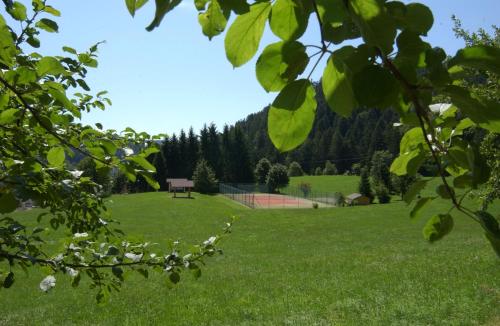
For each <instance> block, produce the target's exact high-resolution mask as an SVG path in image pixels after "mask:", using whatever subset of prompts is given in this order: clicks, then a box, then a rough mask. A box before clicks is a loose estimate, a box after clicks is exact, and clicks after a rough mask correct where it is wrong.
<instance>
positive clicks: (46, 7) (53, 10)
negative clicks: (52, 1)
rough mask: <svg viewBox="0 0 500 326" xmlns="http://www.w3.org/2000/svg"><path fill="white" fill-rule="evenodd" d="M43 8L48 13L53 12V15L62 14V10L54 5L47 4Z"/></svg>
mask: <svg viewBox="0 0 500 326" xmlns="http://www.w3.org/2000/svg"><path fill="white" fill-rule="evenodd" d="M42 10H43V11H44V12H46V13H48V14H51V15H52V16H56V17H59V16H61V12H60V11H59V10H57V9H55V8H54V7H52V6H47V5H45V6H44V7H43V9H42Z"/></svg>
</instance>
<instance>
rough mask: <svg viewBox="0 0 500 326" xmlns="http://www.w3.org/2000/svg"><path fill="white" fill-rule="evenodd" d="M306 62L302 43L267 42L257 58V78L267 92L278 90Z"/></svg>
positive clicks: (305, 64)
mask: <svg viewBox="0 0 500 326" xmlns="http://www.w3.org/2000/svg"><path fill="white" fill-rule="evenodd" d="M308 62H309V57H308V56H307V53H306V48H305V47H304V45H302V43H299V42H295V41H293V42H286V43H285V42H278V43H272V44H269V45H268V46H267V47H266V48H265V49H264V51H263V52H262V54H261V55H260V56H259V59H258V60H257V64H256V69H255V70H256V73H257V80H258V81H259V83H260V84H261V85H262V87H264V89H265V90H266V91H268V92H276V91H280V90H282V89H283V87H285V86H286V85H287V84H288V83H290V82H292V81H293V80H295V78H297V76H298V75H299V74H301V73H302V72H303V71H304V69H305V68H306V66H307V63H308Z"/></svg>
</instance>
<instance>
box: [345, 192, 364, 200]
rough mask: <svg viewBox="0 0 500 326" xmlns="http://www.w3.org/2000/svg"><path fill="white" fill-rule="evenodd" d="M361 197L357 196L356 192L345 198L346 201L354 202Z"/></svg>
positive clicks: (360, 195)
mask: <svg viewBox="0 0 500 326" xmlns="http://www.w3.org/2000/svg"><path fill="white" fill-rule="evenodd" d="M360 197H363V195H362V194H358V193H357V192H355V193H353V194H350V195H349V196H347V197H346V199H350V200H354V199H357V198H360Z"/></svg>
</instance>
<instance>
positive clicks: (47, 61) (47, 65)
mask: <svg viewBox="0 0 500 326" xmlns="http://www.w3.org/2000/svg"><path fill="white" fill-rule="evenodd" d="M36 72H37V74H38V76H40V77H43V76H45V75H58V74H62V73H64V72H65V70H64V67H63V66H62V64H61V63H60V62H59V60H57V59H56V58H54V57H43V58H42V59H40V61H38V62H37V63H36Z"/></svg>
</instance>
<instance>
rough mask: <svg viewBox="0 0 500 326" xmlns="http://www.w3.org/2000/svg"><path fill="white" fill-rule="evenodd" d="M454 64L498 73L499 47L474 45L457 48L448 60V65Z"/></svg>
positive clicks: (499, 61) (499, 66) (499, 69)
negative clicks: (455, 52)
mask: <svg viewBox="0 0 500 326" xmlns="http://www.w3.org/2000/svg"><path fill="white" fill-rule="evenodd" d="M455 65H462V66H466V67H470V68H475V69H482V70H488V71H491V72H493V73H495V74H497V75H500V48H498V47H493V46H487V45H475V46H471V47H467V48H465V49H461V50H458V52H457V54H456V55H455V56H454V57H453V58H452V59H451V60H450V62H449V65H448V66H449V67H453V66H455Z"/></svg>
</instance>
